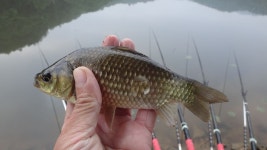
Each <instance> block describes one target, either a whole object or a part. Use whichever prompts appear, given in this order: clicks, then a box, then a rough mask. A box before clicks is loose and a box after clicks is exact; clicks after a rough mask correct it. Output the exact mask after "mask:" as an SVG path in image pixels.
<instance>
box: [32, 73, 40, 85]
mask: <svg viewBox="0 0 267 150" xmlns="http://www.w3.org/2000/svg"><path fill="white" fill-rule="evenodd" d="M39 76H40V74H39V73H38V74H36V76H35V80H34V83H33V85H34V86H35V87H37V88H40V83H39V81H38V78H39Z"/></svg>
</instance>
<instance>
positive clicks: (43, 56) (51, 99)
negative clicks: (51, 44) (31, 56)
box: [38, 46, 66, 133]
mask: <svg viewBox="0 0 267 150" xmlns="http://www.w3.org/2000/svg"><path fill="white" fill-rule="evenodd" d="M38 49H39V52H40V54H41V57H42V58H43V60H44V61H45V63H46V65H47V66H49V63H48V61H47V59H46V57H45V55H44V53H43V51H42V50H41V48H40V47H39V46H38ZM49 97H50V101H51V104H52V107H53V112H54V114H55V117H56V121H57V126H58V129H59V133H60V132H61V126H60V123H59V119H58V115H57V112H56V107H55V103H54V101H53V98H52V96H49ZM64 108H65V110H66V105H65V106H64Z"/></svg>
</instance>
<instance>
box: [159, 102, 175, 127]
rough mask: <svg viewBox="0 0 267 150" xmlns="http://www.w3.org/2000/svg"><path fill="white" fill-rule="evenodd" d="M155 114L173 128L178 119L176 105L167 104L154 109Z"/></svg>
mask: <svg viewBox="0 0 267 150" xmlns="http://www.w3.org/2000/svg"><path fill="white" fill-rule="evenodd" d="M156 112H157V114H158V115H159V116H160V117H161V118H162V119H163V120H164V121H165V122H166V124H167V125H168V126H175V123H176V121H177V119H178V114H177V103H168V104H165V105H162V106H161V107H160V108H158V109H156Z"/></svg>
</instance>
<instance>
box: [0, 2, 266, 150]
mask: <svg viewBox="0 0 267 150" xmlns="http://www.w3.org/2000/svg"><path fill="white" fill-rule="evenodd" d="M53 2H54V1H51V3H53ZM64 2H65V3H67V4H68V6H75V7H74V8H73V9H70V10H69V11H74V10H75V11H74V12H75V13H69V11H67V10H66V8H68V7H66V8H58V7H59V5H56V6H53V7H54V8H55V10H54V11H55V12H53V13H52V14H50V15H47V16H46V15H44V16H43V17H44V18H46V17H47V18H51V17H52V18H57V16H56V15H59V13H57V12H59V11H61V10H63V11H62V12H65V13H66V14H68V15H65V17H66V18H61V20H59V21H55V20H54V21H51V22H42V23H39V22H35V23H36V24H35V25H33V24H32V23H33V22H34V20H31V19H32V18H30V17H29V18H27V15H26V17H25V18H24V19H25V20H24V21H27V20H28V21H30V22H31V23H30V24H27V22H26V23H24V24H23V23H21V22H20V21H21V20H20V19H21V17H20V16H17V17H18V18H13V19H14V20H13V23H16V25H10V28H7V27H9V25H8V24H5V23H7V22H8V20H6V21H4V22H3V21H2V20H5V19H7V18H5V16H3V15H2V16H1V14H4V13H3V11H0V16H1V17H0V19H2V20H1V26H0V27H1V28H0V29H3V26H4V27H6V28H5V30H6V31H7V32H2V30H1V32H0V39H1V40H0V41H1V42H3V41H5V42H3V44H2V43H1V44H0V45H1V47H0V50H1V54H0V70H1V80H0V83H1V84H0V86H1V92H0V101H1V105H0V120H1V121H0V149H52V147H53V144H54V142H55V139H56V138H57V136H58V133H59V129H58V126H57V122H56V117H55V114H54V112H53V107H52V105H51V101H50V97H49V96H46V95H45V94H43V93H41V92H39V91H38V90H37V89H35V88H34V87H33V77H34V75H35V73H37V72H39V71H40V70H41V69H42V68H44V67H45V66H46V65H45V63H44V62H43V60H42V58H41V57H40V54H39V51H38V49H41V50H42V51H43V52H44V53H45V55H46V56H47V59H48V61H49V62H50V63H52V62H54V61H56V60H57V59H59V58H61V57H62V56H64V55H66V54H67V53H69V52H71V51H73V50H75V49H78V48H79V45H81V46H82V47H92V46H98V45H100V44H101V41H102V40H103V38H104V36H106V35H107V34H110V33H113V34H117V35H118V36H119V37H120V38H124V37H130V38H132V39H133V40H134V41H135V43H136V47H137V49H138V50H139V51H140V52H142V53H144V54H149V53H150V50H151V57H152V58H153V59H154V60H157V61H158V62H161V59H160V55H159V53H158V51H157V46H156V44H155V42H154V40H153V38H151V37H152V36H151V30H153V31H155V33H156V34H157V37H158V40H159V43H160V46H161V49H162V50H163V55H164V57H165V60H166V63H167V66H169V68H170V69H172V70H174V71H176V72H177V73H179V74H181V75H185V71H186V67H185V66H186V60H188V72H187V75H188V76H189V77H190V78H194V79H197V80H199V81H201V73H200V69H199V64H198V61H197V57H196V54H195V52H194V47H193V44H192V38H194V39H195V41H196V44H197V46H198V49H199V53H200V56H201V59H202V63H203V66H204V71H205V74H206V78H207V79H208V80H209V85H210V86H212V87H214V88H216V89H219V90H222V88H223V85H224V74H225V70H226V68H228V73H227V82H226V88H225V90H224V91H225V93H226V95H227V96H228V97H229V99H230V102H228V103H224V104H223V105H222V111H221V113H220V115H219V109H220V105H215V108H214V109H215V112H216V113H217V115H218V116H217V117H218V118H219V119H220V122H219V124H218V126H219V128H220V129H221V132H222V140H223V142H224V143H225V144H227V145H231V144H232V143H242V141H243V131H242V129H243V127H242V126H243V119H242V117H243V115H242V99H241V94H240V85H239V80H238V77H237V71H236V67H235V65H234V64H235V63H234V60H233V57H232V51H236V53H237V56H238V59H239V63H240V67H241V72H242V75H243V80H244V84H245V88H246V89H247V90H248V94H247V99H248V102H249V108H250V111H251V118H252V123H253V129H254V132H255V137H256V138H257V140H258V143H259V145H267V143H266V140H265V139H266V138H267V137H266V135H267V125H266V121H265V120H264V119H262V118H266V117H265V112H266V108H267V96H266V93H267V88H266V86H267V81H266V76H267V71H266V69H264V68H266V66H265V64H267V59H266V56H267V51H266V48H267V41H266V39H267V30H266V26H267V16H265V15H266V13H257V14H252V13H253V11H251V12H250V14H249V13H242V12H240V10H241V11H249V10H244V9H236V10H237V11H235V9H231V11H224V10H221V9H218V10H217V7H211V8H210V7H208V6H210V5H205V6H204V5H202V4H204V3H202V2H200V1H198V3H196V2H192V1H186V0H167V1H164V0H156V1H149V2H145V3H133V4H131V5H128V4H122V3H120V4H119V3H118V4H116V3H115V2H114V3H112V4H106V3H105V1H103V3H102V4H101V5H100V4H97V3H94V4H92V7H93V5H94V6H95V7H94V9H92V10H91V9H89V8H88V9H86V8H87V7H82V6H80V4H79V3H75V4H72V3H71V2H68V1H64ZM100 2H101V1H100ZM205 4H206V3H205ZM253 4H254V3H253ZM18 5H19V3H18ZM49 5H54V4H50V3H49V4H43V7H40V9H42V12H46V11H47V10H45V9H44V8H46V7H47V6H49ZM212 5H214V4H212ZM220 5H222V4H220ZM255 5H256V4H255ZM2 6H4V5H0V7H2ZM63 6H64V5H62V7H63ZM85 6H86V5H85ZM104 6H107V7H104ZM263 6H264V5H263ZM14 7H15V6H14ZM38 8H39V7H38ZM254 8H255V9H256V8H258V7H256V6H255V7H254ZM25 9H26V8H23V10H25ZM1 10H2V8H1ZM64 10H65V11H64ZM10 11H11V12H10ZM12 11H14V10H12V9H11V10H9V11H7V12H6V13H11V15H15V16H16V11H14V12H12ZM25 11H26V10H25ZM93 11H95V12H93ZM37 12H38V11H37ZM62 12H60V13H62ZM83 12H89V13H84V14H82V15H81V16H80V14H81V13H83ZM12 13H14V14H12ZM25 13H27V11H26V12H25ZM39 13H40V12H39ZM37 14H38V13H37ZM37 14H36V18H37V19H40V18H39V17H40V16H38V15H37ZM44 14H45V13H44ZM63 14H64V13H63ZM9 15H10V14H9ZM18 15H19V14H18ZM40 15H43V14H42V13H41V14H40ZM63 16H64V15H63ZM78 16H80V17H78ZM76 17H78V18H76ZM52 18H51V20H53V19H52ZM74 18H76V19H74ZM9 19H10V18H9ZM72 19H74V20H72ZM71 20H72V21H71ZM69 21H70V22H69ZM45 23H46V24H45ZM61 23H64V24H61ZM58 24H61V25H58ZM57 25H58V26H57ZM43 26H45V28H43ZM27 28H30V30H27ZM19 31H20V32H19ZM41 37H42V38H41ZM35 42H38V44H35V45H30V44H32V43H35ZM17 49H20V51H17ZM187 49H188V53H187ZM10 51H12V52H10ZM7 52H10V53H9V54H5V53H7ZM229 56H230V57H229ZM228 58H229V65H228V66H226V64H227V60H228ZM53 102H54V103H55V106H56V108H57V115H58V117H59V118H60V122H61V123H62V120H63V117H64V110H63V107H62V104H61V102H60V101H58V100H54V101H53ZM185 118H186V120H187V122H188V124H189V128H190V132H191V135H192V137H193V139H194V142H195V143H196V144H197V146H198V147H203V148H207V147H208V145H209V144H208V129H207V125H206V123H203V122H201V121H200V120H199V119H197V118H196V117H195V116H193V115H192V114H191V113H190V112H189V111H185ZM155 132H156V134H157V136H158V138H159V140H160V143H161V144H162V146H163V148H164V149H176V146H177V144H176V134H175V129H172V128H169V127H166V126H165V125H164V123H162V122H161V121H159V122H158V123H157V126H156V129H155ZM182 138H183V136H182Z"/></svg>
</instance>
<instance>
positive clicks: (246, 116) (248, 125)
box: [234, 52, 257, 150]
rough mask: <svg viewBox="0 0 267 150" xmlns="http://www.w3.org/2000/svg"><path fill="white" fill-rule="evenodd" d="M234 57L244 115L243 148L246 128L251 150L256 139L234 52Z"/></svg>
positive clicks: (245, 142)
mask: <svg viewBox="0 0 267 150" xmlns="http://www.w3.org/2000/svg"><path fill="white" fill-rule="evenodd" d="M234 58H235V63H236V67H237V73H238V77H239V81H240V86H241V95H242V97H243V116H244V127H243V128H244V149H245V150H247V149H248V146H247V128H248V130H249V137H250V138H249V142H250V146H251V150H256V149H257V140H256V139H255V138H254V133H253V129H252V122H251V118H250V112H249V110H248V102H247V98H246V95H247V91H245V89H244V84H243V81H242V77H241V72H240V69H239V64H238V60H237V57H236V54H235V52H234Z"/></svg>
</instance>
